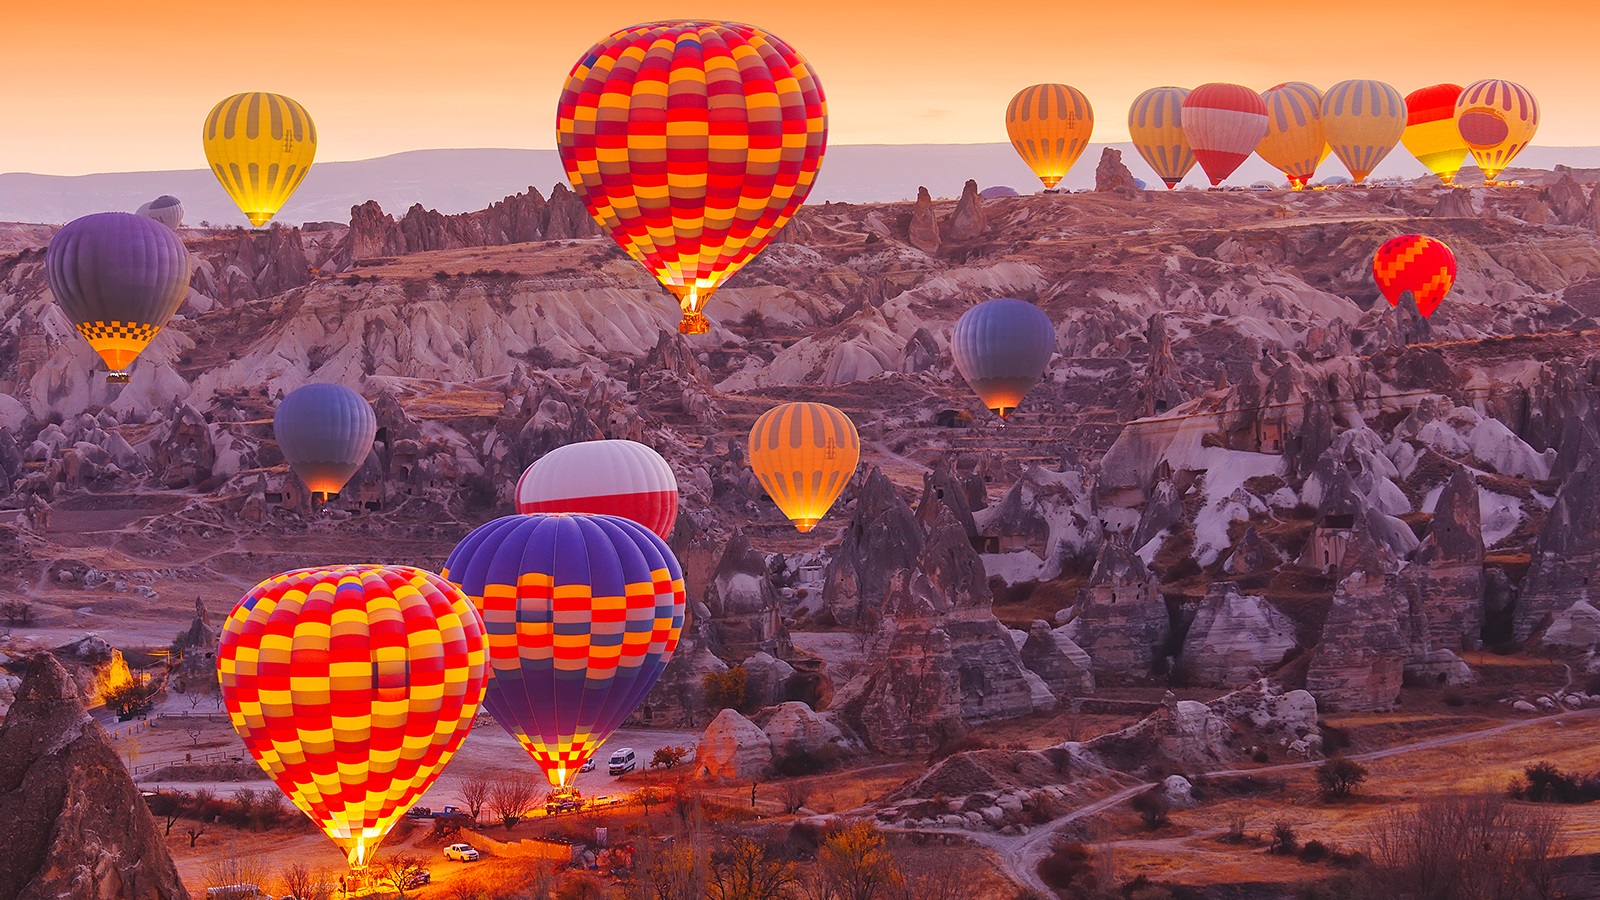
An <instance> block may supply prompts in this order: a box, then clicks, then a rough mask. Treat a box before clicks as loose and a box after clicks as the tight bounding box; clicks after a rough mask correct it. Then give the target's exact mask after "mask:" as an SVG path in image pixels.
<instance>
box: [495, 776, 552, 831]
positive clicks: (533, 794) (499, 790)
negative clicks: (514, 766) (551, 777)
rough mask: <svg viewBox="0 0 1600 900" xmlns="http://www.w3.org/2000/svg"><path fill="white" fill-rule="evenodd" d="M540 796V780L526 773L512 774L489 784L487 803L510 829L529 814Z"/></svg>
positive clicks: (496, 816)
mask: <svg viewBox="0 0 1600 900" xmlns="http://www.w3.org/2000/svg"><path fill="white" fill-rule="evenodd" d="M538 796H539V784H538V782H535V781H534V780H533V779H532V778H529V777H527V776H526V775H521V774H518V775H510V776H507V777H505V778H501V779H498V780H496V781H495V782H494V783H493V784H491V785H490V786H489V793H488V797H487V805H488V808H489V812H490V814H492V815H493V816H494V817H495V818H497V819H499V820H500V822H501V824H503V825H505V827H506V828H508V829H509V828H510V827H511V826H513V825H515V824H517V822H519V821H521V820H522V817H523V816H525V815H527V814H528V810H530V809H532V808H533V801H534V800H536V799H538Z"/></svg>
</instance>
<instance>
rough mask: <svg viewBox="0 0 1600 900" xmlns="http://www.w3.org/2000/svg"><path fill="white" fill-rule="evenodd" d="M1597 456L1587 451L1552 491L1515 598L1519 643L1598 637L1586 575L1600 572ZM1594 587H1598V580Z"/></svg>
mask: <svg viewBox="0 0 1600 900" xmlns="http://www.w3.org/2000/svg"><path fill="white" fill-rule="evenodd" d="M1596 498H1600V454H1591V455H1590V456H1588V457H1587V458H1586V459H1585V460H1584V461H1583V462H1581V463H1579V464H1578V469H1577V471H1575V472H1573V473H1572V475H1571V476H1570V477H1569V478H1568V479H1567V480H1566V482H1565V483H1564V484H1562V486H1561V490H1560V491H1559V492H1558V493H1557V494H1556V502H1555V505H1554V506H1553V507H1551V508H1550V513H1549V515H1548V516H1547V517H1546V519H1545V524H1544V530H1543V531H1542V532H1540V534H1539V541H1538V543H1537V545H1536V546H1535V548H1534V554H1533V566H1532V568H1531V569H1529V571H1528V575H1527V578H1526V580H1525V581H1524V582H1523V585H1522V591H1521V595H1520V596H1519V597H1518V598H1517V606H1516V612H1515V618H1514V635H1515V637H1516V639H1517V640H1519V641H1526V640H1528V639H1529V638H1540V639H1542V640H1544V641H1545V642H1547V643H1551V644H1557V645H1561V646H1570V647H1590V646H1593V645H1594V644H1595V643H1596V642H1597V641H1600V630H1596V623H1597V620H1600V609H1597V608H1596V607H1595V605H1594V601H1593V600H1592V599H1591V597H1592V596H1594V595H1593V594H1591V586H1590V581H1591V579H1593V578H1595V577H1596V576H1595V573H1596V572H1597V571H1600V567H1597V566H1600V552H1597V551H1600V502H1596ZM1594 587H1595V589H1600V583H1597V584H1596V585H1595V586H1594Z"/></svg>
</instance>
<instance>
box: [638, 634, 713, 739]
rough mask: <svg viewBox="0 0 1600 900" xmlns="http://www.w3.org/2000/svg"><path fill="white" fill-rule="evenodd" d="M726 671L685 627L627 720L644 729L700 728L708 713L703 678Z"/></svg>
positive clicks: (696, 636) (702, 643)
mask: <svg viewBox="0 0 1600 900" xmlns="http://www.w3.org/2000/svg"><path fill="white" fill-rule="evenodd" d="M726 671H728V664H727V663H725V662H723V661H722V660H721V659H719V658H718V657H717V655H716V654H715V653H713V652H711V650H710V648H708V647H707V646H705V643H704V642H703V641H701V640H700V639H699V637H698V635H696V634H695V633H694V632H692V631H690V630H689V629H687V628H686V629H685V630H684V638H683V640H682V641H681V642H680V643H679V644H678V650H677V652H676V653H674V654H673V655H672V659H670V660H668V661H667V667H666V668H665V669H663V670H662V672H661V677H660V678H659V679H657V680H656V683H655V685H654V686H653V687H651V688H650V693H649V694H647V695H646V696H645V699H644V702H643V703H641V704H639V707H638V708H637V709H635V710H634V711H633V713H632V714H631V715H629V717H628V721H629V723H631V724H633V725H638V726H643V727H647V728H648V727H655V728H697V727H699V726H700V724H701V723H702V722H704V721H705V720H706V715H707V713H706V711H705V706H706V703H705V678H706V676H707V675H712V674H717V673H722V672H726Z"/></svg>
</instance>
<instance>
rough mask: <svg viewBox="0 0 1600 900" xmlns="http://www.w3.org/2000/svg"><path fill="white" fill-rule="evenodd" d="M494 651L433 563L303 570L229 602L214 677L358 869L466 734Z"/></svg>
mask: <svg viewBox="0 0 1600 900" xmlns="http://www.w3.org/2000/svg"><path fill="white" fill-rule="evenodd" d="M487 653H488V650H487V645H486V643H485V638H484V630H483V621H482V620H481V619H480V618H479V617H478V613H477V610H475V609H473V606H472V603H471V601H469V600H468V599H467V598H466V596H465V595H463V594H462V593H461V592H460V591H458V590H456V588H455V587H453V586H452V585H451V584H450V583H449V582H447V581H445V580H444V579H443V578H440V577H439V576H438V575H435V574H433V573H432V572H424V571H422V570H421V569H413V568H409V567H406V566H333V567H329V568H320V569H301V570H299V571H296V572H286V573H284V574H282V575H274V576H273V577H271V578H268V579H267V580H266V581H263V582H261V583H260V584H258V585H256V586H255V588H253V589H252V590H251V591H250V593H248V594H245V595H244V598H243V599H242V600H240V601H239V603H238V605H237V606H235V607H234V608H233V612H232V613H230V614H229V615H228V620H227V621H226V622H225V623H223V626H222V639H221V643H220V646H219V647H218V650H217V680H218V681H219V682H220V683H221V685H222V701H223V703H224V704H225V705H226V706H227V709H228V718H229V719H230V720H232V722H233V727H234V730H236V731H238V732H239V736H240V737H241V738H243V739H244V745H245V748H246V749H248V750H249V751H250V755H252V756H254V757H255V758H256V762H257V763H259V764H260V765H261V768H263V769H265V770H266V772H267V774H268V775H270V776H271V777H272V780H273V781H274V782H275V783H276V784H277V785H278V788H279V789H280V790H282V791H283V792H284V793H285V794H286V795H288V797H289V799H290V800H292V801H294V805H295V806H297V807H299V808H300V811H301V812H304V813H305V814H306V815H307V816H310V817H311V820H312V821H313V822H316V823H317V824H318V825H319V826H321V828H322V830H323V831H325V832H326V833H327V835H328V836H329V837H331V838H333V840H334V841H335V842H336V843H338V844H339V846H340V847H342V848H343V849H344V851H345V854H346V855H347V857H348V858H349V861H350V865H352V866H355V867H357V868H359V867H361V866H364V865H366V864H367V862H368V861H370V860H371V859H372V856H373V852H374V851H375V850H376V849H377V847H378V844H379V842H381V841H382V840H383V838H384V835H386V834H388V833H389V829H390V828H391V827H393V826H394V823H395V822H397V821H399V819H400V817H401V816H402V815H404V814H405V812H406V810H407V809H410V808H411V805H412V804H413V803H415V802H417V799H418V798H420V797H421V796H422V794H423V793H424V792H425V791H427V789H428V786H429V785H431V784H433V781H434V779H435V778H437V777H439V772H440V771H441V770H443V769H444V765H445V763H447V762H449V760H450V757H451V756H453V755H455V752H456V750H457V749H459V748H460V747H461V742H462V741H463V740H465V739H466V736H467V731H468V730H469V729H470V728H471V727H472V720H473V717H474V716H476V715H477V712H478V704H479V702H480V701H482V700H483V692H484V689H485V687H486V685H487V683H488V678H489V670H488V668H487Z"/></svg>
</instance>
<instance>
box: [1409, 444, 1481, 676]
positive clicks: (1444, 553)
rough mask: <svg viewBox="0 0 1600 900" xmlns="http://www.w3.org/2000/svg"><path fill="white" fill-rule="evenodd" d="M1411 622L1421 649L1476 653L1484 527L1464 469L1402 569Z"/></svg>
mask: <svg viewBox="0 0 1600 900" xmlns="http://www.w3.org/2000/svg"><path fill="white" fill-rule="evenodd" d="M1406 576H1407V577H1408V578H1409V579H1411V580H1412V581H1413V583H1414V584H1415V585H1416V589H1415V592H1414V594H1413V597H1414V602H1415V604H1416V605H1415V607H1414V608H1413V609H1412V619H1413V621H1414V622H1415V623H1416V624H1415V626H1414V630H1415V632H1417V635H1418V636H1419V637H1421V638H1423V639H1424V643H1425V649H1426V650H1435V649H1438V650H1450V651H1456V650H1463V649H1465V650H1475V649H1477V648H1478V646H1479V645H1480V644H1481V643H1482V632H1483V619H1484V616H1483V587H1484V582H1483V526H1482V522H1481V518H1480V514H1479V508H1478V485H1477V482H1476V481H1475V480H1474V479H1473V477H1472V475H1471V474H1469V473H1468V472H1467V470H1466V469H1464V468H1457V469H1456V470H1455V473H1454V474H1453V475H1451V476H1450V480H1449V481H1447V482H1445V485H1444V490H1443V491H1442V492H1441V493H1440V495H1439V502H1438V505H1437V506H1436V507H1435V508H1434V513H1433V524H1432V526H1431V527H1430V528H1429V530H1428V536H1427V537H1426V538H1425V539H1423V541H1422V545H1421V546H1420V547H1419V548H1418V549H1417V553H1416V557H1415V559H1414V561H1413V563H1412V565H1411V566H1409V567H1408V568H1407V569H1406Z"/></svg>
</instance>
